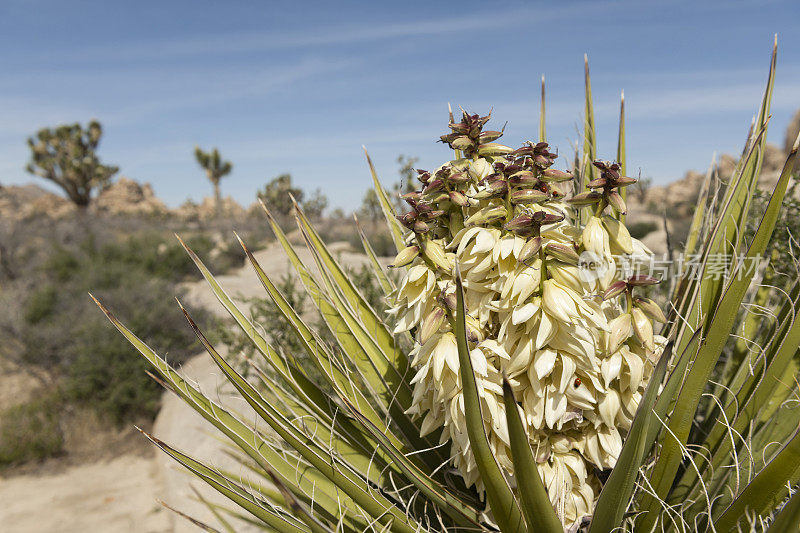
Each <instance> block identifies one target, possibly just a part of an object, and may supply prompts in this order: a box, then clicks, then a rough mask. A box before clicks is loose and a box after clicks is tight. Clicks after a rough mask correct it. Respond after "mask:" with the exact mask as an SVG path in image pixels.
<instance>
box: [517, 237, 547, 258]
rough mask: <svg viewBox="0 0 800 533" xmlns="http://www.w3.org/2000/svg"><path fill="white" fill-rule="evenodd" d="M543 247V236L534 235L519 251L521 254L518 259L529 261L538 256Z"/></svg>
mask: <svg viewBox="0 0 800 533" xmlns="http://www.w3.org/2000/svg"><path fill="white" fill-rule="evenodd" d="M541 247H542V238H541V237H540V236H538V235H537V236H536V237H532V238H530V239H528V241H527V242H526V243H525V245H524V246H523V247H522V250H520V251H519V256H518V257H517V259H519V260H520V261H522V262H523V263H524V262H525V261H528V260H529V259H531V258H533V257H535V256H536V254H538V253H539V250H540V249H541Z"/></svg>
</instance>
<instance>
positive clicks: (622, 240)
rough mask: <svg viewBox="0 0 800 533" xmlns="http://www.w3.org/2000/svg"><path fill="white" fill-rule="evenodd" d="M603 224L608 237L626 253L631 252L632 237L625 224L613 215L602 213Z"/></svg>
mask: <svg viewBox="0 0 800 533" xmlns="http://www.w3.org/2000/svg"><path fill="white" fill-rule="evenodd" d="M603 226H605V228H606V230H607V231H608V238H609V239H611V240H612V241H613V242H614V243H616V245H617V246H619V247H620V248H621V249H622V251H623V252H625V253H626V254H632V253H633V239H631V234H630V233H629V232H628V228H626V227H625V224H623V223H622V222H620V221H619V220H617V219H616V218H614V217H611V216H608V215H603Z"/></svg>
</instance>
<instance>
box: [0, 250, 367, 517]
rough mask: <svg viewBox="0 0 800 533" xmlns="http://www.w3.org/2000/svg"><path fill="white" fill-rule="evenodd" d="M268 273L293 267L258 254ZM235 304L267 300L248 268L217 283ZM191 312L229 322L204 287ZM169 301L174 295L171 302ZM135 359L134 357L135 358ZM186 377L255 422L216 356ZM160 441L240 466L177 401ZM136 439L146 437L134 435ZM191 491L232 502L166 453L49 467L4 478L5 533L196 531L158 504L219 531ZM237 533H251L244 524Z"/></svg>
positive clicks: (268, 253)
mask: <svg viewBox="0 0 800 533" xmlns="http://www.w3.org/2000/svg"><path fill="white" fill-rule="evenodd" d="M348 248H349V247H348V246H347V245H346V244H344V243H342V244H334V245H332V246H331V250H332V251H333V252H334V253H336V254H337V255H338V257H339V258H340V260H341V262H342V263H343V264H345V265H350V266H354V267H358V266H360V265H361V264H364V263H366V262H367V258H366V257H365V256H364V255H361V254H356V253H351V252H349V251H347V250H348ZM298 252H299V255H300V256H301V258H302V259H303V261H304V262H305V264H306V265H309V266H312V265H313V264H314V261H313V259H312V257H311V255H310V253H309V252H308V251H307V250H305V249H303V247H298ZM255 255H256V258H257V259H258V261H259V263H260V264H261V266H262V268H263V269H264V270H265V271H266V272H267V274H268V275H270V277H271V278H273V279H276V280H277V279H280V276H283V275H284V274H285V273H287V272H289V270H290V266H289V264H288V261H287V260H286V258H285V256H284V255H283V252H282V251H281V250H280V249H279V248H278V247H277V245H274V244H273V245H272V246H270V247H268V248H266V249H264V250H261V251H259V252H256V254H255ZM218 280H219V282H220V284H221V285H222V286H223V287H224V288H225V289H226V291H227V292H228V294H230V295H231V296H232V297H234V298H235V299H239V300H241V299H244V298H250V297H258V296H264V291H263V288H262V287H261V284H260V282H259V281H258V279H257V278H256V276H255V274H254V273H253V271H252V270H251V269H250V267H249V266H248V265H245V266H244V267H243V268H241V269H239V270H236V271H234V272H231V273H229V274H227V275H223V276H220V277H219V278H218ZM187 289H188V294H187V297H186V298H185V300H186V302H185V303H187V304H188V307H190V308H191V306H203V307H205V308H207V309H209V310H210V311H212V312H214V313H215V314H217V315H218V316H221V317H222V316H227V315H226V312H225V311H224V309H223V308H222V307H221V305H220V304H219V303H218V302H217V300H216V299H215V297H214V295H213V294H212V293H211V291H210V290H209V289H208V288H207V286H206V285H205V283H204V282H197V283H192V284H189V285H187ZM165 297H168V295H165ZM131 355H132V356H133V354H131ZM182 372H183V373H184V375H185V376H186V377H187V378H190V379H192V380H193V381H194V382H195V383H197V384H198V385H199V387H200V388H201V390H203V391H204V392H206V393H207V394H211V395H213V396H214V397H215V398H217V399H218V401H219V402H220V403H222V404H223V405H225V406H226V407H230V408H233V409H235V410H237V411H239V412H241V413H244V414H245V416H249V413H248V412H247V409H246V405H242V404H243V403H244V402H243V401H242V400H238V401H237V399H236V398H235V396H234V395H232V394H231V389H230V388H229V387H226V386H225V385H224V379H222V378H221V376H220V374H219V372H218V370H217V369H216V367H215V366H214V364H213V362H212V361H211V359H210V358H209V357H207V356H206V355H204V354H198V355H197V356H195V357H193V358H192V359H190V360H189V361H188V362H187V363H186V364H184V365H183V367H182ZM153 434H154V435H155V436H156V437H158V438H159V439H161V440H163V441H165V442H167V443H169V444H171V445H172V446H174V447H176V448H177V449H179V450H181V451H183V452H186V453H188V454H189V455H191V456H193V457H196V458H199V459H202V460H204V461H207V462H208V463H210V464H212V465H214V466H217V467H220V468H223V469H225V468H228V469H235V471H236V472H241V467H239V466H238V465H237V464H236V463H235V462H234V461H232V460H231V459H230V458H229V457H228V456H227V455H226V454H225V453H224V449H225V446H226V445H225V444H224V443H223V442H221V441H220V440H218V438H217V435H216V434H215V433H214V428H213V427H212V426H211V425H210V424H208V423H207V422H206V421H205V420H203V419H202V418H201V417H200V416H199V415H197V414H196V413H195V412H194V411H192V410H191V409H190V408H189V407H187V406H185V405H184V404H183V403H182V402H181V401H180V400H179V399H178V398H177V397H174V396H172V395H170V394H168V393H167V394H165V396H164V400H163V403H162V408H161V411H160V413H159V415H158V417H157V419H156V422H155V425H154V427H153ZM130 438H143V437H140V436H139V435H132V436H131V437H130ZM192 487H195V488H197V489H198V490H199V491H200V492H201V493H202V494H203V496H204V497H206V498H209V499H210V500H212V501H214V502H217V503H222V504H224V503H225V499H224V498H222V497H221V496H219V495H217V494H216V493H215V492H214V491H213V490H212V489H210V488H208V487H206V486H204V485H203V484H202V482H200V481H196V480H193V479H191V478H190V477H189V476H188V475H187V474H186V473H185V472H184V471H182V470H181V469H180V467H179V466H178V465H177V464H176V463H174V462H173V461H172V460H171V459H169V458H168V457H167V456H165V455H164V454H161V453H156V451H155V450H154V451H153V452H152V453H146V454H144V455H143V454H142V453H141V452H137V453H133V452H131V453H123V454H121V455H119V456H116V457H113V458H110V459H105V460H102V461H99V462H93V463H89V464H79V465H73V466H69V467H67V468H65V469H59V470H58V471H57V472H55V473H48V472H47V469H46V468H42V469H39V470H38V471H36V472H35V473H27V474H21V475H14V476H11V477H8V478H5V479H3V478H2V477H0V531H3V532H7V533H34V532H35V533H39V532H42V533H44V532H48V533H49V532H59V533H72V532H75V533H77V532H81V533H84V532H86V531H103V532H131V533H144V532H148V533H151V532H152V533H155V532H159V533H160V532H182V531H197V530H198V529H197V527H196V526H194V525H192V524H190V523H189V522H188V521H186V520H184V519H183V518H180V517H178V516H176V515H175V514H174V513H172V512H170V511H167V510H165V509H164V508H163V507H161V506H160V505H159V503H158V502H159V500H161V501H164V502H166V503H167V504H169V505H170V506H172V507H174V508H176V509H178V510H180V511H183V512H185V513H187V514H189V515H191V516H193V517H195V518H197V519H200V520H201V521H204V522H206V523H208V524H209V525H214V526H217V524H216V522H215V521H214V518H213V516H212V515H211V513H210V512H209V511H208V509H207V508H206V507H205V506H204V505H203V504H202V503H200V502H198V501H197V500H196V499H195V498H194V496H193V494H192ZM236 525H237V530H240V529H241V530H246V527H245V526H244V524H243V523H238V524H236Z"/></svg>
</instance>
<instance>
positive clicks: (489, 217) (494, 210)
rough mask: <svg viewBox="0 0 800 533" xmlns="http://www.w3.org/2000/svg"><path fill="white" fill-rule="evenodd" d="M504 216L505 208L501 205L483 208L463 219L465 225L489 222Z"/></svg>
mask: <svg viewBox="0 0 800 533" xmlns="http://www.w3.org/2000/svg"><path fill="white" fill-rule="evenodd" d="M505 216H506V208H505V207H502V206H498V207H488V208H483V209H481V210H480V211H478V212H477V213H475V214H473V215H472V216H471V217H469V218H468V219H467V220H465V221H464V225H465V226H476V225H478V224H489V223H491V222H495V221H497V220H500V219H501V218H503V217H505Z"/></svg>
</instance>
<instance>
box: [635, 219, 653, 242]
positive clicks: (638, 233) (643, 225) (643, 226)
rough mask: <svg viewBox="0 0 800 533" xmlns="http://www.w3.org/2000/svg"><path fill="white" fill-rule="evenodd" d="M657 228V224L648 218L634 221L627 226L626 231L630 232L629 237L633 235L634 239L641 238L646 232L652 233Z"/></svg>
mask: <svg viewBox="0 0 800 533" xmlns="http://www.w3.org/2000/svg"><path fill="white" fill-rule="evenodd" d="M657 229H658V224H656V223H655V222H653V221H650V220H646V221H642V222H636V223H634V224H630V225H629V226H628V231H629V232H630V234H631V237H633V238H634V239H641V238H642V237H644V236H645V235H647V234H648V233H652V232H653V231H655V230H657Z"/></svg>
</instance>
